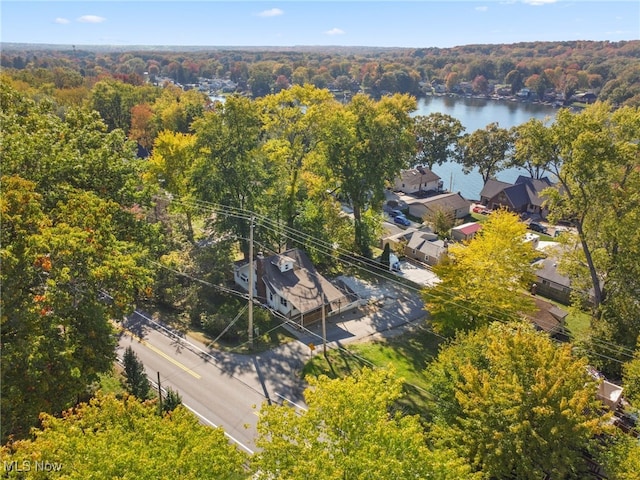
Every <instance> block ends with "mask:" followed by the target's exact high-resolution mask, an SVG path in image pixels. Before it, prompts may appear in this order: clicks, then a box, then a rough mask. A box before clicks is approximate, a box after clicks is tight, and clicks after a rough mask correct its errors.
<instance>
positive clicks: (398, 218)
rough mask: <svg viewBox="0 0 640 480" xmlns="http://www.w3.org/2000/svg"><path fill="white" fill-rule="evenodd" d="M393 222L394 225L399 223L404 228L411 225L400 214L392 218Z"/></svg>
mask: <svg viewBox="0 0 640 480" xmlns="http://www.w3.org/2000/svg"><path fill="white" fill-rule="evenodd" d="M393 221H394V222H395V223H399V224H400V225H404V226H405V227H408V226H409V225H411V222H410V221H409V219H408V218H407V217H405V216H404V215H402V214H400V215H396V216H395V217H393Z"/></svg>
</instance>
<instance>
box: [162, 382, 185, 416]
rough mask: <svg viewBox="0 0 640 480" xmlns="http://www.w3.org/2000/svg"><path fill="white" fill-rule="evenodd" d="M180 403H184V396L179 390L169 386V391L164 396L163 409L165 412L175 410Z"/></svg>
mask: <svg viewBox="0 0 640 480" xmlns="http://www.w3.org/2000/svg"><path fill="white" fill-rule="evenodd" d="M179 405H182V397H181V396H180V394H179V393H178V392H176V391H175V390H174V389H172V388H171V387H169V388H168V389H167V393H166V394H165V396H164V397H163V398H162V411H163V412H165V413H169V412H173V411H174V410H175V409H176V408H178V406H179Z"/></svg>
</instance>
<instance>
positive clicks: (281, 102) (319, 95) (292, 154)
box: [256, 85, 335, 227]
mask: <svg viewBox="0 0 640 480" xmlns="http://www.w3.org/2000/svg"><path fill="white" fill-rule="evenodd" d="M334 101H335V100H334V99H333V96H332V95H331V93H329V91H327V90H318V89H316V88H314V87H313V86H311V85H305V86H304V87H302V86H298V85H295V86H293V87H292V88H290V89H288V90H283V91H281V92H279V93H278V94H277V95H267V96H265V97H263V98H262V99H260V101H259V102H257V104H256V107H257V108H259V110H260V111H261V112H262V123H263V125H264V131H265V135H266V137H267V140H266V142H265V144H264V146H263V149H264V151H265V152H266V155H267V158H268V160H269V162H270V163H271V165H272V166H275V167H276V168H279V169H281V172H280V173H279V175H281V178H282V180H281V181H282V182H283V183H284V185H286V190H285V192H284V193H285V194H284V195H282V194H280V195H277V196H276V197H277V201H278V202H279V203H280V205H281V207H280V208H278V213H279V212H282V216H283V220H284V222H285V224H286V225H287V226H288V227H293V222H294V219H295V217H296V215H298V213H299V208H300V203H301V202H303V201H304V200H306V198H308V190H309V188H310V187H309V186H308V185H305V179H306V178H307V177H306V175H305V173H306V171H309V170H314V169H317V168H314V164H315V163H317V162H318V160H317V156H318V151H319V148H318V144H319V142H320V132H319V127H320V125H321V120H320V119H321V118H322V116H323V115H324V112H325V111H326V109H327V105H328V104H330V103H332V102H334ZM272 168H273V167H272ZM278 217H279V215H278Z"/></svg>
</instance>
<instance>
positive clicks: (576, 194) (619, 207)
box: [542, 103, 640, 375]
mask: <svg viewBox="0 0 640 480" xmlns="http://www.w3.org/2000/svg"><path fill="white" fill-rule="evenodd" d="M549 129H550V131H551V142H553V144H554V145H555V147H554V148H555V149H557V152H558V155H557V158H558V160H557V161H555V162H551V163H549V168H550V170H551V171H552V173H553V174H554V175H555V176H556V177H557V179H558V182H559V186H560V188H551V189H547V190H546V191H545V192H544V193H545V195H547V198H548V200H547V205H548V206H549V210H550V212H551V215H550V218H551V220H558V219H562V220H569V221H570V222H571V223H572V224H573V225H574V226H575V229H576V232H577V235H578V240H579V244H580V247H581V251H582V252H581V253H582V258H581V259H580V261H581V262H583V265H584V266H586V269H583V270H585V271H586V279H587V280H588V286H589V288H585V289H584V290H583V291H582V292H581V293H582V294H583V299H584V301H585V302H589V303H590V304H591V305H592V311H593V314H594V322H593V323H592V330H593V332H592V333H593V335H594V336H595V337H599V338H600V339H604V340H606V341H608V342H610V343H615V344H620V345H622V346H626V347H627V348H633V347H634V342H635V340H636V338H637V337H638V335H639V334H640V322H639V321H638V319H640V304H638V302H630V301H629V299H630V298H636V297H637V292H638V291H640V283H639V282H640V263H639V262H638V261H637V253H638V252H637V245H638V244H639V242H640V229H638V228H637V226H636V225H637V222H638V221H640V200H639V197H638V192H639V191H640V142H639V141H638V139H639V138H640V109H639V108H632V107H623V108H620V109H617V110H615V111H613V112H612V111H611V107H610V106H609V105H607V104H600V103H596V104H594V105H591V106H589V107H587V108H585V109H584V111H582V112H581V113H579V114H572V113H571V112H569V111H568V110H561V111H559V112H558V114H557V117H556V121H555V123H554V124H553V125H551V126H550V127H549ZM542 145H543V146H544V145H545V144H544V143H543V144H542ZM545 151H546V150H545ZM580 270H581V269H579V268H573V269H572V271H573V272H578V271H580ZM574 281H576V283H578V284H579V283H581V281H580V279H579V278H574ZM597 343H601V342H594V344H593V345H592V347H593V349H594V350H596V351H597V352H598V353H602V355H606V356H608V357H612V356H613V357H618V358H620V359H621V360H622V361H625V360H626V359H625V358H624V357H621V356H620V354H619V352H618V353H616V352H613V351H611V350H609V351H607V352H606V353H605V352H604V351H601V350H600V349H599V347H598V346H597V345H596V344H597ZM594 361H596V362H604V361H605V358H604V357H602V356H600V358H599V360H598V359H595V358H594ZM603 364H604V363H603ZM607 368H611V369H612V370H609V371H610V373H614V374H616V375H619V374H620V372H619V369H620V364H619V363H617V362H614V363H610V364H608V367H607Z"/></svg>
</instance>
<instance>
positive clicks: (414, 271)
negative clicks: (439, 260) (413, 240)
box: [395, 260, 440, 286]
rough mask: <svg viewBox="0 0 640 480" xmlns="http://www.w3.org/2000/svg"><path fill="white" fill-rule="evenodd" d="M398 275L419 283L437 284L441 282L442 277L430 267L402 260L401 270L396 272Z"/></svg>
mask: <svg viewBox="0 0 640 480" xmlns="http://www.w3.org/2000/svg"><path fill="white" fill-rule="evenodd" d="M395 274H396V275H398V276H400V277H403V278H406V279H407V280H411V281H412V282H414V283H417V284H418V285H428V286H430V285H435V284H436V283H438V282H440V279H439V278H438V277H437V275H436V274H435V273H433V272H432V271H431V270H429V269H428V268H423V267H418V266H417V265H415V264H413V263H411V262H407V261H406V260H402V261H401V262H400V272H395Z"/></svg>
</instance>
